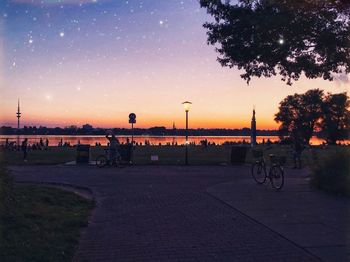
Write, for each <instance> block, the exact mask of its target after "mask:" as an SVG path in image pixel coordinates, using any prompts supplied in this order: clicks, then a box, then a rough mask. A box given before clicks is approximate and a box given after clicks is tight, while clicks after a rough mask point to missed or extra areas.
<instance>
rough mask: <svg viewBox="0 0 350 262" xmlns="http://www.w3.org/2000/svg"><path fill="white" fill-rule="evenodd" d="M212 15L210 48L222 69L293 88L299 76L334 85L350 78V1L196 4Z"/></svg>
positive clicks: (217, 0)
mask: <svg viewBox="0 0 350 262" xmlns="http://www.w3.org/2000/svg"><path fill="white" fill-rule="evenodd" d="M200 4H201V6H202V7H204V8H206V9H207V12H208V13H209V14H210V15H212V16H213V18H214V21H213V22H207V23H205V24H204V27H205V28H206V29H207V30H208V32H207V34H208V43H209V44H211V45H214V46H216V50H217V52H218V53H219V57H218V61H219V62H220V63H221V65H222V66H228V67H237V68H238V69H242V70H244V71H245V72H244V73H243V74H242V75H241V77H242V78H243V79H245V80H246V81H247V82H248V83H249V81H250V80H251V78H252V77H254V76H256V77H261V76H264V77H271V76H273V75H277V74H279V75H281V76H282V80H284V81H287V83H288V84H292V82H293V80H298V79H299V78H300V76H301V74H302V73H304V74H305V75H306V77H308V78H318V77H322V78H323V79H326V80H333V77H334V75H336V74H344V73H345V74H348V73H350V23H349V17H350V1H349V0H293V1H292V0H236V1H224V0H200Z"/></svg>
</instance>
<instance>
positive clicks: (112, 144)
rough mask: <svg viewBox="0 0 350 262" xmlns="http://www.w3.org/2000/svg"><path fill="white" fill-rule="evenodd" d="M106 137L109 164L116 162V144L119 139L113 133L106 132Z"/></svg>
mask: <svg viewBox="0 0 350 262" xmlns="http://www.w3.org/2000/svg"><path fill="white" fill-rule="evenodd" d="M106 138H107V139H108V141H109V143H108V154H109V163H110V165H112V164H114V163H117V162H116V160H117V157H118V145H119V140H118V139H117V138H116V137H115V135H114V134H113V133H111V134H107V135H106Z"/></svg>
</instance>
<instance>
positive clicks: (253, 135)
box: [250, 107, 256, 146]
mask: <svg viewBox="0 0 350 262" xmlns="http://www.w3.org/2000/svg"><path fill="white" fill-rule="evenodd" d="M250 132H251V134H250V144H251V145H252V146H255V145H256V119H255V107H254V109H253V117H252V122H251V127H250Z"/></svg>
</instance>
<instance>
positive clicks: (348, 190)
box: [311, 150, 350, 196]
mask: <svg viewBox="0 0 350 262" xmlns="http://www.w3.org/2000/svg"><path fill="white" fill-rule="evenodd" d="M311 174H312V179H311V184H312V185H313V186H315V187H316V188H319V189H322V190H324V191H327V192H330V193H336V194H341V195H347V196H350V151H349V150H342V151H337V152H335V153H334V154H332V155H330V156H329V157H328V158H326V159H323V160H322V161H318V162H316V163H314V166H313V167H312V170H311Z"/></svg>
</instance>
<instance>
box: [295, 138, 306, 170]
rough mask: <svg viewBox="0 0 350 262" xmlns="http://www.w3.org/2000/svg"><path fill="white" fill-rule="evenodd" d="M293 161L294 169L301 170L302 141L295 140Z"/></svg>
mask: <svg viewBox="0 0 350 262" xmlns="http://www.w3.org/2000/svg"><path fill="white" fill-rule="evenodd" d="M293 147H294V148H293V149H294V151H293V159H294V168H298V169H301V154H302V152H303V150H304V149H305V147H304V145H303V143H302V141H300V139H295V140H294V144H293Z"/></svg>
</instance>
